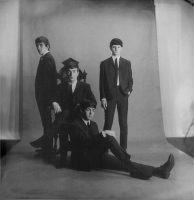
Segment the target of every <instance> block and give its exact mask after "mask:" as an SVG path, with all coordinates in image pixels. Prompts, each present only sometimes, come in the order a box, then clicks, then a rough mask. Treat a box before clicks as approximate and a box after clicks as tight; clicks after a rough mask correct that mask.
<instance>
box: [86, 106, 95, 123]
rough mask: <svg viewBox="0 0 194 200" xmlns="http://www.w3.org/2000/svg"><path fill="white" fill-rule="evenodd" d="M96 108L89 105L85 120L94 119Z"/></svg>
mask: <svg viewBox="0 0 194 200" xmlns="http://www.w3.org/2000/svg"><path fill="white" fill-rule="evenodd" d="M95 110H96V109H95V108H93V107H88V108H86V109H85V111H84V118H85V120H92V119H93V117H94V113H95Z"/></svg>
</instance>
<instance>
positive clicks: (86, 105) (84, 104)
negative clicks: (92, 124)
mask: <svg viewBox="0 0 194 200" xmlns="http://www.w3.org/2000/svg"><path fill="white" fill-rule="evenodd" d="M87 108H96V102H94V101H92V100H89V99H84V100H83V101H82V102H81V103H80V110H81V111H84V110H86V109H87Z"/></svg>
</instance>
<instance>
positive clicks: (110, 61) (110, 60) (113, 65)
mask: <svg viewBox="0 0 194 200" xmlns="http://www.w3.org/2000/svg"><path fill="white" fill-rule="evenodd" d="M109 65H110V66H112V67H113V68H114V70H117V69H116V67H115V64H114V62H113V59H112V57H110V58H109Z"/></svg>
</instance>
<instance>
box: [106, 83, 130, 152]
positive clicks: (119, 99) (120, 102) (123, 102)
mask: <svg viewBox="0 0 194 200" xmlns="http://www.w3.org/2000/svg"><path fill="white" fill-rule="evenodd" d="M107 103H108V105H107V109H106V110H105V122H104V128H103V129H104V130H111V128H112V124H113V119H114V113H115V108H116V106H117V111H118V119H119V126H120V145H121V146H122V147H123V148H124V149H127V134H128V126H127V114H128V96H126V95H123V94H122V93H121V91H120V88H119V87H117V89H116V96H115V97H113V99H111V100H109V101H108V102H107Z"/></svg>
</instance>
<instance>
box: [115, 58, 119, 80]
mask: <svg viewBox="0 0 194 200" xmlns="http://www.w3.org/2000/svg"><path fill="white" fill-rule="evenodd" d="M115 67H116V69H117V81H118V78H119V66H118V61H117V58H116V59H115Z"/></svg>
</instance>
